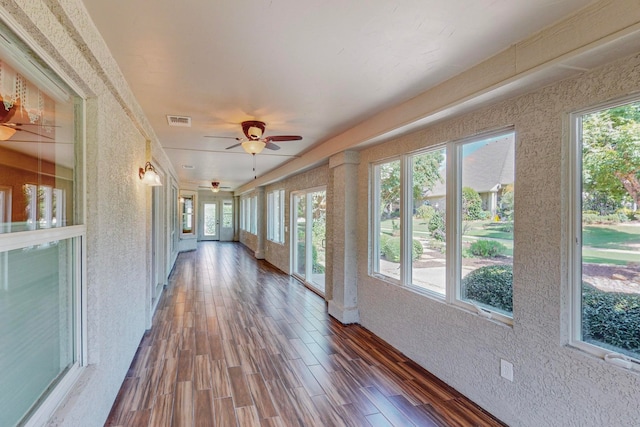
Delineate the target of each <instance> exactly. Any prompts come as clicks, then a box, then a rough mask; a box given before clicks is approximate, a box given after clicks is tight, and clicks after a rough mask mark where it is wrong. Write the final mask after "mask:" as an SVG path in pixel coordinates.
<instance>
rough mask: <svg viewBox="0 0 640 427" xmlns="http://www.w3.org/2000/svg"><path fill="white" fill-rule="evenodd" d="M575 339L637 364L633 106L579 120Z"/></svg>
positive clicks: (639, 217)
mask: <svg viewBox="0 0 640 427" xmlns="http://www.w3.org/2000/svg"><path fill="white" fill-rule="evenodd" d="M582 143H583V146H582V266H581V267H582V284H581V285H582V286H581V289H582V311H581V317H582V328H581V329H582V339H583V340H584V341H586V342H588V343H591V344H594V345H597V346H600V347H603V348H605V349H608V350H612V351H616V352H619V353H623V354H626V355H627V356H631V357H634V358H636V359H640V212H639V211H638V202H639V197H640V102H636V103H633V104H627V105H624V106H621V107H616V108H611V109H607V110H602V111H598V112H596V113H593V114H588V115H585V116H583V118H582Z"/></svg>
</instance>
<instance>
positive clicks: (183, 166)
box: [182, 165, 196, 169]
mask: <svg viewBox="0 0 640 427" xmlns="http://www.w3.org/2000/svg"><path fill="white" fill-rule="evenodd" d="M195 168H196V167H195V166H193V165H182V169H195Z"/></svg>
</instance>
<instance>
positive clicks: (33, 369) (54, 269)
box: [0, 240, 75, 426]
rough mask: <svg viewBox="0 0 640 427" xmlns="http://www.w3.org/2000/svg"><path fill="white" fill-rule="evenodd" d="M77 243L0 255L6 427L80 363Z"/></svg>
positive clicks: (0, 411) (1, 394) (0, 396)
mask: <svg viewBox="0 0 640 427" xmlns="http://www.w3.org/2000/svg"><path fill="white" fill-rule="evenodd" d="M73 251H74V243H73V242H72V241H71V240H62V241H57V242H50V243H47V244H43V245H40V246H32V247H28V248H23V249H16V250H12V251H8V252H2V253H0V339H1V343H2V344H1V346H0V372H2V381H0V425H2V426H12V425H15V424H16V423H17V422H18V421H19V420H20V419H21V418H22V417H23V416H24V415H25V413H27V411H28V410H29V408H30V406H31V405H32V404H33V403H34V402H36V401H37V400H38V399H39V398H40V397H41V396H42V395H43V394H44V393H45V392H46V391H47V389H48V387H50V386H51V385H52V384H54V383H55V382H56V380H57V379H58V378H60V376H61V375H62V374H63V373H64V372H65V371H66V370H67V369H68V368H69V367H70V366H71V365H72V364H73V363H74V362H75V356H74V355H75V348H74V334H75V330H74V324H75V319H74V316H75V314H74V310H73V307H74V295H75V289H74V288H75V284H74V282H73V271H74V265H73V260H74V254H73Z"/></svg>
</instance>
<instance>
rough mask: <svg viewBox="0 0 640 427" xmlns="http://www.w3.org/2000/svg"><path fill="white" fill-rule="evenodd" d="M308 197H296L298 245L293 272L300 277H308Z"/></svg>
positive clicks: (296, 245)
mask: <svg viewBox="0 0 640 427" xmlns="http://www.w3.org/2000/svg"><path fill="white" fill-rule="evenodd" d="M306 200H307V199H306V195H304V194H303V195H301V196H298V195H296V196H295V197H294V201H293V210H294V221H295V222H294V224H295V227H296V240H295V242H296V244H295V247H294V252H295V255H294V258H293V261H294V264H295V265H294V268H293V271H294V272H295V273H297V274H298V275H300V276H302V277H305V276H306V265H307V203H306Z"/></svg>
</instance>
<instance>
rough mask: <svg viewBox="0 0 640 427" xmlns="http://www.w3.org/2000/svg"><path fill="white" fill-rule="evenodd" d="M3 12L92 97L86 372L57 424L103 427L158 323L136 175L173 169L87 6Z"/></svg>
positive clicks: (146, 215) (147, 193)
mask: <svg viewBox="0 0 640 427" xmlns="http://www.w3.org/2000/svg"><path fill="white" fill-rule="evenodd" d="M0 14H2V16H3V18H5V20H7V21H8V22H9V24H10V26H11V27H12V28H13V29H14V30H15V31H17V32H18V34H21V35H23V36H24V37H26V38H27V43H28V44H30V45H31V46H32V47H34V48H35V49H36V51H37V52H41V53H44V54H45V55H47V56H48V57H49V58H51V61H48V62H50V65H51V66H52V67H53V68H54V69H56V70H59V72H61V74H63V76H65V79H66V80H68V81H69V83H70V84H72V85H73V86H74V87H76V88H77V90H78V91H79V92H80V95H81V96H83V97H85V98H86V99H87V102H86V111H85V117H86V123H87V129H86V147H85V150H84V151H85V155H86V164H85V179H84V184H85V188H86V195H85V198H86V210H85V213H86V222H85V224H86V229H87V231H86V250H87V253H86V265H85V271H86V289H87V294H86V303H87V305H86V318H87V325H86V326H87V360H86V362H87V363H88V366H87V367H86V368H85V369H84V370H83V373H82V374H81V377H80V379H79V381H78V383H77V385H76V386H75V387H74V389H73V391H72V392H71V394H70V396H68V397H67V399H66V400H65V401H64V402H63V403H62V404H61V406H60V407H59V409H58V410H57V412H56V413H55V414H54V416H53V418H52V419H51V420H50V425H59V426H80V425H82V426H101V425H102V424H103V423H104V420H105V419H106V417H107V415H108V414H109V411H110V409H111V406H112V404H113V401H114V399H115V397H116V394H117V392H118V390H119V388H120V386H121V385H122V381H123V380H124V377H125V375H126V373H127V369H128V367H129V365H130V363H131V360H132V359H133V356H134V355H135V352H136V349H137V347H138V344H139V342H140V339H141V338H142V335H143V334H144V332H145V329H146V325H147V322H148V320H149V318H150V311H151V310H150V301H151V297H150V292H151V291H150V289H151V286H150V285H151V284H150V281H151V278H150V273H149V272H150V270H151V268H150V265H151V259H150V254H151V242H150V236H151V190H150V189H149V187H146V186H145V185H143V184H142V183H141V182H140V180H139V178H138V168H140V167H142V166H143V165H144V163H145V161H147V160H152V159H153V162H154V165H156V166H157V167H158V168H159V169H161V170H163V171H165V172H167V173H171V172H172V171H173V169H172V166H171V165H170V163H169V162H168V159H167V158H166V156H165V155H164V153H163V152H162V151H160V150H159V145H158V142H157V141H156V140H155V139H154V137H153V135H154V134H153V131H152V130H151V128H150V126H149V125H148V123H147V122H146V119H145V118H144V116H143V115H142V114H141V109H140V108H139V106H138V104H137V102H136V101H135V99H134V97H133V95H132V93H131V92H130V90H129V87H128V85H127V84H126V82H125V81H124V79H123V78H122V76H121V74H120V72H119V69H118V67H117V66H116V65H115V62H114V61H113V58H112V57H111V55H110V53H109V52H108V51H107V50H106V48H105V46H104V42H103V41H102V40H101V38H100V35H99V34H98V32H97V31H96V29H95V27H94V26H93V24H92V23H91V22H90V21H88V19H87V17H86V13H85V12H84V7H83V6H82V3H81V2H80V1H75V0H70V1H61V2H34V1H31V0H16V1H11V0H10V1H6V2H3V3H2V6H0ZM163 188H165V189H166V190H167V191H169V188H170V186H169V185H165V187H163Z"/></svg>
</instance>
